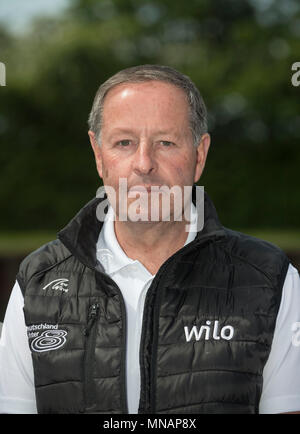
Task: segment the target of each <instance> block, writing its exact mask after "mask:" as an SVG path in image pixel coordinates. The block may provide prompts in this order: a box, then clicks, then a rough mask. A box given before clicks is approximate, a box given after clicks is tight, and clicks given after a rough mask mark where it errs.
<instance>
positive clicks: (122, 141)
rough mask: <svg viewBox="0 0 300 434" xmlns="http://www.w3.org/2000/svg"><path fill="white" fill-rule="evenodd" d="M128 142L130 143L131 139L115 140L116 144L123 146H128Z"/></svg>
mask: <svg viewBox="0 0 300 434" xmlns="http://www.w3.org/2000/svg"><path fill="white" fill-rule="evenodd" d="M130 144H131V140H120V141H119V142H117V145H119V146H121V147H123V148H124V147H126V146H129V145H130Z"/></svg>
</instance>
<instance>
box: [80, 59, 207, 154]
mask: <svg viewBox="0 0 300 434" xmlns="http://www.w3.org/2000/svg"><path fill="white" fill-rule="evenodd" d="M152 80H157V81H164V82H167V83H171V84H173V85H175V86H177V87H179V88H180V89H182V90H183V91H184V92H185V94H186V97H187V101H188V104H189V116H190V128H191V132H192V135H193V141H194V145H195V146H197V145H198V144H199V141H200V139H201V137H202V135H203V134H204V133H206V132H207V111H206V107H205V104H204V101H203V98H202V96H201V94H200V92H199V90H198V89H197V87H196V86H195V84H194V83H193V82H192V81H191V79H190V78H189V77H188V76H186V75H183V74H181V73H180V72H178V71H176V70H175V69H173V68H170V67H169V66H163V65H140V66H134V67H131V68H126V69H123V70H122V71H119V72H118V73H117V74H115V75H113V76H112V77H110V78H109V79H108V80H106V81H105V82H104V83H103V84H102V85H101V86H100V87H99V89H98V91H97V93H96V96H95V99H94V102H93V106H92V110H91V112H90V115H89V119H88V125H89V128H90V130H91V131H93V132H94V134H95V136H96V140H97V142H98V144H99V145H100V133H101V124H102V112H103V104H104V99H105V96H106V95H107V93H108V92H109V91H110V90H111V89H112V88H113V87H115V86H117V85H118V84H122V83H140V82H145V81H152Z"/></svg>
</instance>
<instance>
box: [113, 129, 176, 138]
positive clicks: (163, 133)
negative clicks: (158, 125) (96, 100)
mask: <svg viewBox="0 0 300 434" xmlns="http://www.w3.org/2000/svg"><path fill="white" fill-rule="evenodd" d="M117 134H136V132H135V131H134V130H131V129H130V128H121V127H120V128H118V127H117V128H115V129H114V130H113V131H112V132H111V134H110V135H109V138H111V137H113V136H114V135H117ZM153 135H154V136H169V135H174V136H175V137H178V136H179V134H178V132H175V131H174V130H173V131H171V130H170V131H167V130H159V131H156V132H155V133H154V134H153Z"/></svg>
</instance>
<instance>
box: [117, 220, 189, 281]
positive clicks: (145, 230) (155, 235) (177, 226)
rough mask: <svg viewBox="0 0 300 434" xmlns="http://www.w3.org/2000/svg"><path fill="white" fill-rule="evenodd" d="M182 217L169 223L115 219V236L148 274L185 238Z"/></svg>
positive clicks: (184, 224) (186, 233)
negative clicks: (180, 219)
mask: <svg viewBox="0 0 300 434" xmlns="http://www.w3.org/2000/svg"><path fill="white" fill-rule="evenodd" d="M186 224H187V222H186V221H185V220H182V221H173V222H172V221H169V222H155V223H149V222H128V221H126V222H124V221H119V220H116V221H115V234H116V238H117V240H118V242H119V244H120V246H121V247H122V249H123V250H124V252H125V253H126V255H127V256H128V257H129V258H131V259H137V260H139V261H140V262H141V263H142V264H143V265H144V266H145V267H146V268H147V269H148V271H149V272H150V273H151V274H156V272H157V271H158V269H159V268H160V266H161V265H162V264H163V263H164V262H165V261H166V260H167V259H168V258H169V257H170V256H172V255H173V254H174V253H175V252H176V251H178V250H179V249H181V248H182V247H183V246H184V243H185V241H186V239H187V237H188V232H186Z"/></svg>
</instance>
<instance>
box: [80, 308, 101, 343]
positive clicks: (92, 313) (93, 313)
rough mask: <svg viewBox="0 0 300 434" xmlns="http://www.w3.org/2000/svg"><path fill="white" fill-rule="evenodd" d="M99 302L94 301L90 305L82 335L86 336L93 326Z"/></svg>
mask: <svg viewBox="0 0 300 434" xmlns="http://www.w3.org/2000/svg"><path fill="white" fill-rule="evenodd" d="M99 307H100V306H99V304H98V303H94V304H92V305H91V307H90V312H89V317H88V323H87V326H86V328H85V330H84V335H85V336H88V335H89V334H90V331H91V328H92V327H93V324H94V322H95V320H96V318H97V316H98V312H99Z"/></svg>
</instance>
